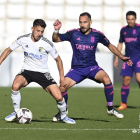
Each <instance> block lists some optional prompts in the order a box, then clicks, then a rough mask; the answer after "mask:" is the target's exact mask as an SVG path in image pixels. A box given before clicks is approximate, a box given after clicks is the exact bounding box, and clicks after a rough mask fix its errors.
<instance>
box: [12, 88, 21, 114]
mask: <svg viewBox="0 0 140 140" xmlns="http://www.w3.org/2000/svg"><path fill="white" fill-rule="evenodd" d="M11 98H12V101H13V107H14V110H15V111H16V112H17V111H18V110H19V109H20V100H21V95H20V91H19V90H18V91H13V90H11Z"/></svg>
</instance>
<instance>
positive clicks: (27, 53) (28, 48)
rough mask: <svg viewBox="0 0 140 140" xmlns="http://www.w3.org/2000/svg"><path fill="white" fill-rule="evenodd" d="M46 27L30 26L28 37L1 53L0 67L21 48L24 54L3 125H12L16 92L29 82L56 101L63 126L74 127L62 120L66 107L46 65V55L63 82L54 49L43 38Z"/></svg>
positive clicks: (17, 98) (41, 24) (41, 23)
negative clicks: (53, 63)
mask: <svg viewBox="0 0 140 140" xmlns="http://www.w3.org/2000/svg"><path fill="white" fill-rule="evenodd" d="M45 27H46V23H45V21H44V20H42V19H36V20H34V22H33V27H32V33H31V34H26V35H23V36H20V37H18V38H17V40H16V41H15V42H13V44H11V45H10V47H8V48H7V49H5V50H4V52H3V53H2V55H1V56H0V64H1V63H2V62H3V61H4V59H5V58H6V57H7V56H8V55H9V54H10V53H11V52H12V51H14V50H15V49H16V48H18V47H19V46H22V48H23V50H24V64H23V67H22V70H21V72H20V73H19V74H18V75H17V76H16V77H15V79H14V81H13V85H12V90H11V98H12V101H13V107H14V112H13V113H12V114H10V115H9V116H7V117H6V118H5V120H6V121H13V120H14V119H15V118H16V113H17V111H18V110H19V109H20V101H21V95H20V89H21V88H22V87H25V86H27V85H28V84H29V83H31V82H36V83H38V84H39V85H40V86H42V88H43V89H44V90H46V91H47V92H49V93H50V94H51V95H52V96H53V97H54V98H55V100H56V101H57V108H58V110H59V111H60V114H61V120H62V121H63V122H65V123H71V124H75V121H74V120H73V119H70V118H68V117H67V116H66V103H65V100H64V98H63V96H62V94H61V92H60V90H59V87H58V86H57V84H56V82H55V80H54V79H53V78H52V76H51V75H50V70H49V68H48V65H47V61H48V54H50V55H51V56H52V57H53V58H54V59H55V61H56V63H57V67H58V70H59V74H60V81H63V79H64V72H63V64H62V61H61V58H60V57H59V55H58V53H57V51H56V50H55V47H54V45H53V44H52V42H50V41H49V40H48V39H47V38H45V37H43V33H44V30H45Z"/></svg>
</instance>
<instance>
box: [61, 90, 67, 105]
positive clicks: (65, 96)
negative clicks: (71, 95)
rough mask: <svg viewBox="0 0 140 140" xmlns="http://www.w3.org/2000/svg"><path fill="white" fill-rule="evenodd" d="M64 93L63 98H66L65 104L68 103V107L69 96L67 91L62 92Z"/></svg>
mask: <svg viewBox="0 0 140 140" xmlns="http://www.w3.org/2000/svg"><path fill="white" fill-rule="evenodd" d="M61 93H62V96H63V97H64V99H65V103H66V107H67V106H68V105H67V101H68V94H67V91H65V92H61Z"/></svg>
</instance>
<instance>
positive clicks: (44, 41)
mask: <svg viewBox="0 0 140 140" xmlns="http://www.w3.org/2000/svg"><path fill="white" fill-rule="evenodd" d="M41 40H42V42H43V43H45V44H46V43H47V44H49V45H50V46H51V47H53V46H54V45H53V43H52V42H51V41H50V40H49V39H47V38H46V37H44V36H42V37H41Z"/></svg>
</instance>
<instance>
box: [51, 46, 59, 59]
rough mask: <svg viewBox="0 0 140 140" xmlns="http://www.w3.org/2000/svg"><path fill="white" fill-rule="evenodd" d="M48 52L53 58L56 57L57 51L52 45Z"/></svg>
mask: <svg viewBox="0 0 140 140" xmlns="http://www.w3.org/2000/svg"><path fill="white" fill-rule="evenodd" d="M49 53H50V55H51V56H52V57H53V58H54V59H55V58H57V57H58V52H57V50H56V49H55V47H54V46H53V47H52V48H51V49H50V50H49Z"/></svg>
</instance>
